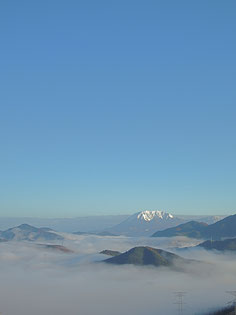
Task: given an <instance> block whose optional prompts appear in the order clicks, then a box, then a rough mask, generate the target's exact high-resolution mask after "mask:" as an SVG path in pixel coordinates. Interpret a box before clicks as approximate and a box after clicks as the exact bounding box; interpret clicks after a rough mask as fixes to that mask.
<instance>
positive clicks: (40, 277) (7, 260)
mask: <svg viewBox="0 0 236 315" xmlns="http://www.w3.org/2000/svg"><path fill="white" fill-rule="evenodd" d="M194 243H195V241H193V240H190V239H186V238H175V239H161V240H159V239H145V238H143V239H138V238H126V237H114V238H112V237H97V236H85V235H83V236H75V235H67V239H66V241H65V242H64V245H65V246H67V247H69V248H71V249H73V250H75V254H63V253H59V252H54V251H50V250H45V249H42V248H39V247H38V246H36V245H35V244H34V243H23V242H15V243H10V242H9V243H4V244H0V278H1V286H0V311H1V312H2V313H3V314H4V315H14V314H17V315H32V314H34V315H39V314H40V315H41V314H47V315H48V314H57V315H65V314H68V315H78V314H80V315H93V314H94V315H95V314H96V315H108V314H109V315H110V314H113V315H121V314H122V315H123V314H135V315H144V314H148V315H154V314H155V315H156V314H160V315H163V314H166V315H173V314H177V305H176V304H175V302H176V298H175V295H174V292H176V291H185V292H186V296H185V298H184V301H185V303H186V304H185V305H184V307H185V314H188V315H191V314H196V313H199V314H201V312H202V311H207V310H208V309H211V308H212V307H218V306H219V307H221V306H224V305H225V303H226V302H227V301H228V300H230V297H229V296H227V294H226V293H225V291H226V290H233V289H235V286H236V264H235V259H236V257H235V256H234V255H225V256H223V255H219V254H216V253H207V252H206V251H204V250H197V251H195V252H193V251H190V252H183V253H181V254H182V255H184V256H185V257H189V258H191V259H192V258H194V259H198V260H203V261H206V262H208V264H206V265H203V264H193V265H192V266H190V267H188V270H186V271H185V272H176V271H171V270H169V269H166V268H160V269H158V268H154V267H148V268H146V267H137V266H110V265H106V264H103V263H102V264H101V263H95V261H97V260H102V259H104V258H106V256H104V255H100V254H98V252H99V251H101V250H103V249H106V248H109V249H114V250H120V251H125V250H127V249H130V248H131V247H134V246H137V245H149V246H153V247H159V248H163V249H170V248H172V247H174V246H176V245H178V246H187V245H189V244H194Z"/></svg>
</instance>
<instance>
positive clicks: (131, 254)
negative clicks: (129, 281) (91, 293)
mask: <svg viewBox="0 0 236 315" xmlns="http://www.w3.org/2000/svg"><path fill="white" fill-rule="evenodd" d="M104 262H105V263H109V264H115V265H125V264H132V265H138V266H148V265H152V266H156V267H159V266H167V267H170V266H174V265H175V264H176V263H177V262H178V263H180V265H181V264H183V263H189V262H191V260H188V259H184V258H182V257H180V256H178V255H175V254H173V253H170V252H167V251H165V250H162V249H156V248H152V247H147V246H140V247H134V248H132V249H130V250H128V251H127V252H125V253H123V254H117V255H114V257H112V258H108V259H106V260H104Z"/></svg>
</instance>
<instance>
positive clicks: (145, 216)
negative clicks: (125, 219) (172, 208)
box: [135, 210, 174, 221]
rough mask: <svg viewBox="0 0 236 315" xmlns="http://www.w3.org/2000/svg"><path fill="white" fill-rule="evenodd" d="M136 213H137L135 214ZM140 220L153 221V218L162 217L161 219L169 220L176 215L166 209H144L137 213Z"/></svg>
mask: <svg viewBox="0 0 236 315" xmlns="http://www.w3.org/2000/svg"><path fill="white" fill-rule="evenodd" d="M135 215H136V214H135ZM137 218H138V220H145V221H151V220H153V219H157V218H158V219H161V220H168V219H173V218H174V216H173V215H172V214H170V213H167V212H164V211H158V210H156V211H148V210H146V211H142V212H140V213H138V215H137Z"/></svg>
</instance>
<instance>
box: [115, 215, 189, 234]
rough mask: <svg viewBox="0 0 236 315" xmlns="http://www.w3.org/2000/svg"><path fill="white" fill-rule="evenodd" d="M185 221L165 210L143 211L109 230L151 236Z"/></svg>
mask: <svg viewBox="0 0 236 315" xmlns="http://www.w3.org/2000/svg"><path fill="white" fill-rule="evenodd" d="M183 222H185V221H184V220H182V219H179V218H177V217H174V216H173V215H172V214H170V213H168V212H165V211H158V210H156V211H149V210H145V211H141V212H137V213H135V214H133V215H131V216H130V217H129V218H128V219H126V220H125V221H123V222H121V223H120V224H118V225H116V226H114V227H112V228H111V229H109V232H111V233H114V234H119V235H127V236H150V235H152V233H154V232H156V231H160V230H164V229H167V228H169V227H174V226H176V225H178V224H181V223H183Z"/></svg>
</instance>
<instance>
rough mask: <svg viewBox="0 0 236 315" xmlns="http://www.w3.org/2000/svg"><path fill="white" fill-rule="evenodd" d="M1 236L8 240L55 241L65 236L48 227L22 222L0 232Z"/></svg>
mask: <svg viewBox="0 0 236 315" xmlns="http://www.w3.org/2000/svg"><path fill="white" fill-rule="evenodd" d="M0 238H2V239H3V240H6V241H12V240H14V241H36V240H37V241H54V240H63V237H62V236H60V235H58V234H56V233H54V232H53V231H52V230H49V229H48V228H36V227H34V226H31V225H28V224H21V225H19V226H17V227H13V228H10V229H8V230H6V231H1V232H0Z"/></svg>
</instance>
